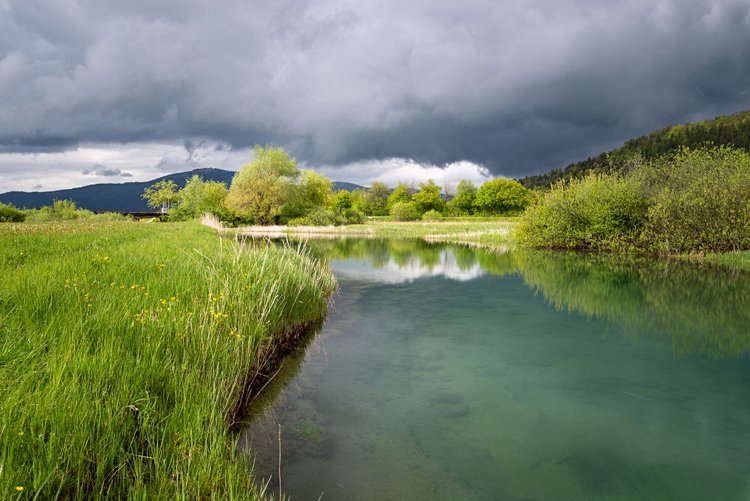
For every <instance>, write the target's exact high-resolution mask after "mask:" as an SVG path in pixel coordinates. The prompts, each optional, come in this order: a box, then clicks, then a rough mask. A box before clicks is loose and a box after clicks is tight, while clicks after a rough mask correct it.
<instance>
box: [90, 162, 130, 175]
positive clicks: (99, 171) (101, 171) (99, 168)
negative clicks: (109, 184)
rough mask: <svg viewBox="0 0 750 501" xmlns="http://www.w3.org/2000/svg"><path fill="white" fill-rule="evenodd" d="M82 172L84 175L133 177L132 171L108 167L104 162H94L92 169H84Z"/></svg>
mask: <svg viewBox="0 0 750 501" xmlns="http://www.w3.org/2000/svg"><path fill="white" fill-rule="evenodd" d="M82 174H83V175H84V176H101V177H115V176H117V177H133V174H131V173H130V172H124V171H122V170H120V169H117V168H115V167H107V166H106V165H102V164H94V165H92V166H91V168H90V169H84V170H83V172H82Z"/></svg>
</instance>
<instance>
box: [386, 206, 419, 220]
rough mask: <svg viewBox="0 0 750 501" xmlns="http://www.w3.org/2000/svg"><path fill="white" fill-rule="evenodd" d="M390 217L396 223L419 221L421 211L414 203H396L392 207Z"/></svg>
mask: <svg viewBox="0 0 750 501" xmlns="http://www.w3.org/2000/svg"><path fill="white" fill-rule="evenodd" d="M390 215H391V218H392V219H393V220H395V221H416V220H417V219H419V211H418V210H417V206H416V205H415V204H414V202H396V203H395V204H394V205H393V207H391V212H390Z"/></svg>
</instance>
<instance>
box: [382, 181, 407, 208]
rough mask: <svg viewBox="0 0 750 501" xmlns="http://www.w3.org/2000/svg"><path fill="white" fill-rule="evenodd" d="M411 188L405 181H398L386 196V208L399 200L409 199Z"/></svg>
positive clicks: (405, 200)
mask: <svg viewBox="0 0 750 501" xmlns="http://www.w3.org/2000/svg"><path fill="white" fill-rule="evenodd" d="M410 191H411V188H409V186H407V185H406V183H403V182H401V183H398V184H397V185H396V187H395V188H394V189H393V192H392V193H391V194H390V195H389V196H388V210H389V211H390V209H391V208H392V207H393V206H394V205H396V204H397V203H399V202H409V201H411V192H410Z"/></svg>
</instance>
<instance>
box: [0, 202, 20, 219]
mask: <svg viewBox="0 0 750 501" xmlns="http://www.w3.org/2000/svg"><path fill="white" fill-rule="evenodd" d="M24 219H26V214H24V213H23V211H21V210H18V209H16V208H15V207H13V206H12V205H6V204H4V203H0V223H20V222H23V220H24Z"/></svg>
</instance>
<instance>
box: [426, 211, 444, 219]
mask: <svg viewBox="0 0 750 501" xmlns="http://www.w3.org/2000/svg"><path fill="white" fill-rule="evenodd" d="M442 218H443V215H442V214H440V213H439V212H438V211H436V210H428V211H427V212H425V213H424V214H422V221H439V220H441V219H442Z"/></svg>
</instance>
